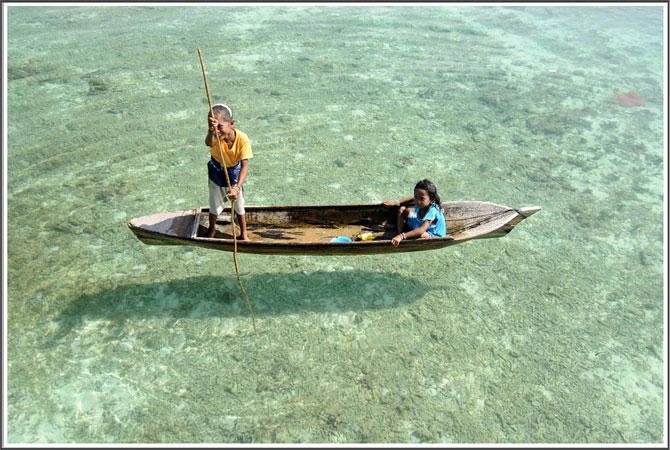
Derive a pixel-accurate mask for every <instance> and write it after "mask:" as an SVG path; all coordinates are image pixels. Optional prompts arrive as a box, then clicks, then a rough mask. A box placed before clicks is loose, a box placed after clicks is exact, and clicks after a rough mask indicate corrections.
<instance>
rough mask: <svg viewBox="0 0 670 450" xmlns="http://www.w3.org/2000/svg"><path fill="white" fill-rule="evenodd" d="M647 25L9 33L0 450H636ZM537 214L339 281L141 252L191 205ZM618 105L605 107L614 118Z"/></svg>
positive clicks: (654, 307)
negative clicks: (594, 446) (213, 178)
mask: <svg viewBox="0 0 670 450" xmlns="http://www.w3.org/2000/svg"><path fill="white" fill-rule="evenodd" d="M663 13H664V12H663V8H662V7H660V6H654V7H622V6H616V7H615V6H606V7H602V6H601V7H559V6H553V7H536V6H529V7H476V6H469V7H449V6H439V5H434V6H430V7H400V6H396V7H380V6H367V7H354V6H339V7H333V6H331V7H325V6H320V7H316V6H301V7H270V6H246V7H239V6H236V7H231V6H228V7H174V6H172V7H127V6H124V7H106V8H102V7H18V6H11V7H8V42H7V49H8V51H7V81H8V83H7V109H8V120H7V148H6V164H7V172H8V179H7V185H6V192H7V225H8V227H7V237H6V238H7V241H6V242H7V253H8V259H7V265H6V267H7V280H8V281H7V294H8V296H7V310H8V317H7V322H6V326H7V330H8V341H7V351H8V354H7V367H8V375H7V381H8V384H7V398H8V409H7V437H8V440H9V442H10V443H50V442H55V443H83V442H93V443H142V442H145V443H167V442H175V443H246V442H248V443H290V442H302V443H305V442H313V443H356V442H364V443H365V442H367V443H371V442H374V443H418V442H428V443H495V442H501V443H521V442H526V443H546V442H550V443H569V442H579V443H608V442H616V443H659V442H663V441H664V440H665V439H667V437H666V436H665V435H664V426H663V411H664V401H663V399H664V397H663V388H664V386H663V379H664V378H663V369H664V361H663V356H664V354H665V352H664V348H663V344H664V342H663V313H664V297H663V288H664V286H663V281H664V277H663V268H664V266H663V248H664V227H663V208H664V192H665V190H664V182H663V175H664V164H665V161H664V154H665V153H664V148H663V145H664V144H663V124H664V118H663V86H664V84H663V33H664V30H663ZM197 46H201V48H202V51H203V56H204V59H205V64H206V68H207V72H208V80H209V85H210V89H211V91H212V95H213V97H214V101H225V102H227V103H229V104H231V105H232V106H233V108H234V110H235V116H236V120H237V127H238V128H239V129H240V130H243V131H245V132H246V133H247V134H248V135H249V136H250V137H251V139H252V145H253V150H254V158H253V160H252V161H251V171H250V175H249V179H248V182H247V184H246V185H245V187H246V188H247V193H246V199H247V203H248V204H255V205H262V204H333V203H362V202H375V201H382V200H386V199H394V198H398V197H400V196H404V195H409V194H410V193H411V191H412V188H413V186H414V184H415V183H416V181H418V180H420V179H422V178H426V177H427V178H430V179H431V180H433V181H434V182H435V183H436V185H437V186H438V189H439V193H440V195H441V197H442V199H443V200H482V201H490V202H494V203H500V204H504V205H509V206H512V207H519V206H528V205H541V206H542V207H543V211H542V212H540V213H538V214H536V215H535V216H533V217H531V218H529V219H528V220H526V221H524V222H522V223H521V224H520V225H519V226H518V227H517V228H516V229H515V230H514V231H513V232H512V233H511V234H510V235H509V236H506V237H504V238H501V239H492V240H483V241H475V242H469V243H466V244H463V245H461V246H457V247H453V248H447V249H443V250H437V251H431V252H423V253H410V254H399V255H393V256H390V255H380V256H366V257H270V256H259V255H246V254H243V255H240V266H241V275H242V280H243V282H244V286H245V288H246V290H247V292H248V294H249V297H250V299H251V302H252V304H253V306H254V311H255V314H256V320H257V326H258V328H259V331H258V332H257V333H253V332H252V329H251V322H250V319H249V316H248V311H247V309H246V305H245V304H244V300H243V297H242V296H241V295H240V292H239V289H238V286H237V282H236V279H235V275H234V267H233V260H232V255H231V254H229V253H220V252H214V251H208V250H204V249H195V248H186V247H151V246H145V245H143V244H142V243H140V242H139V241H138V240H137V239H136V238H135V237H134V236H133V235H132V234H131V233H130V232H129V230H128V229H127V226H126V223H127V221H128V220H129V219H130V218H132V217H137V216H141V215H145V214H150V213H155V212H161V211H172V210H179V209H188V208H192V207H195V206H200V205H205V204H206V203H207V190H206V169H205V163H206V161H207V159H208V150H207V148H206V147H204V145H203V139H204V135H205V133H206V121H205V117H206V113H207V99H206V96H205V92H204V87H203V83H202V74H201V71H200V66H199V60H198V55H197V52H196V47H197ZM631 90H634V91H636V92H637V93H638V94H639V95H640V96H641V97H643V98H644V99H645V104H644V105H643V106H640V107H632V108H626V107H622V106H620V105H619V104H617V103H616V102H615V101H614V93H615V92H629V91H631Z"/></svg>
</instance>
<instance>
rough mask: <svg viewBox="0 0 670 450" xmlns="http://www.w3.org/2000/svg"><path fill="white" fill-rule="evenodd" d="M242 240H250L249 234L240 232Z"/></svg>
mask: <svg viewBox="0 0 670 450" xmlns="http://www.w3.org/2000/svg"><path fill="white" fill-rule="evenodd" d="M240 240H242V241H248V240H249V236H247V233H244V234H240Z"/></svg>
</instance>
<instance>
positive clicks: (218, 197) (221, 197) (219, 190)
mask: <svg viewBox="0 0 670 450" xmlns="http://www.w3.org/2000/svg"><path fill="white" fill-rule="evenodd" d="M208 181H209V212H210V214H216V215H217V216H218V215H219V214H221V212H222V211H223V205H224V204H225V203H226V198H227V197H226V194H227V193H228V186H226V187H220V186H218V185H217V184H216V183H214V182H213V181H212V180H208ZM234 206H235V213H236V214H237V215H239V216H241V215H243V214H244V212H245V211H244V196H243V195H242V190H241V189H240V192H239V194H238V195H237V200H235V203H234Z"/></svg>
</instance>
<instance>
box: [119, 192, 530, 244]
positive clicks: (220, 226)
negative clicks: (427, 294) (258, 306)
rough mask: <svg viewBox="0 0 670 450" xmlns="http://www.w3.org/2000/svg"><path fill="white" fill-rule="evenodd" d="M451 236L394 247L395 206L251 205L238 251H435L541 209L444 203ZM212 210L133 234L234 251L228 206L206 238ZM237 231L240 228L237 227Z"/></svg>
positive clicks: (492, 233)
mask: <svg viewBox="0 0 670 450" xmlns="http://www.w3.org/2000/svg"><path fill="white" fill-rule="evenodd" d="M442 208H443V209H444V212H445V220H446V224H447V236H446V237H444V238H437V239H408V240H404V241H402V242H401V243H400V245H399V246H398V247H394V246H393V245H391V238H392V237H393V236H395V234H396V211H397V207H394V208H387V207H385V206H384V205H381V204H378V203H377V204H360V205H322V206H247V207H246V208H245V209H246V216H247V233H248V235H249V239H250V240H249V241H241V240H239V239H238V241H237V251H238V252H240V253H260V254H274V255H368V254H381V253H394V252H415V251H421V250H434V249H438V248H442V247H447V246H450V245H456V244H460V243H462V242H466V241H469V240H471V239H479V238H493V237H500V236H504V235H506V234H507V233H509V232H510V231H512V229H513V228H514V227H515V226H516V225H517V224H518V223H519V222H521V221H522V220H523V219H525V218H527V217H529V216H530V215H532V214H534V213H536V212H538V211H540V210H541V209H542V208H541V207H539V206H529V207H524V208H520V209H515V208H509V207H507V206H502V205H496V204H494V203H487V202H476V201H459V202H444V203H442ZM208 226H209V208H206V207H202V208H197V209H191V210H185V211H176V212H168V213H159V214H153V215H149V216H144V217H138V218H136V219H132V220H131V221H130V222H129V223H128V227H129V228H130V230H131V231H132V232H133V233H134V234H135V236H137V237H138V239H140V240H141V241H142V242H144V243H145V244H154V245H195V246H198V247H205V248H211V249H216V250H224V251H229V252H232V251H233V249H234V242H233V238H232V233H231V231H232V230H231V226H230V208H229V207H227V208H226V209H224V211H223V213H222V214H221V215H219V217H218V218H217V224H216V234H215V236H214V237H213V238H207V237H204V236H205V235H206V233H207V228H208ZM237 230H238V231H237V232H238V233H239V228H237ZM362 232H370V233H372V234H373V236H374V239H373V240H367V241H353V242H330V241H331V239H333V238H336V237H338V236H346V237H349V238H353V236H356V235H357V234H359V233H362Z"/></svg>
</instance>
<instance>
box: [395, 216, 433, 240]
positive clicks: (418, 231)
mask: <svg viewBox="0 0 670 450" xmlns="http://www.w3.org/2000/svg"><path fill="white" fill-rule="evenodd" d="M429 226H430V220H424V221H423V223H422V224H421V226H420V227H419V228H415V229H414V230H412V231H408V232H406V233H400V234H398V235H396V236H394V237H393V239H391V244H393V246H394V247H397V246H398V245H400V242H401V241H403V240H405V239H415V238H418V237H420V236H421V235H422V234H423V233H425V232H426V230H427V229H428V227H429Z"/></svg>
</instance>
